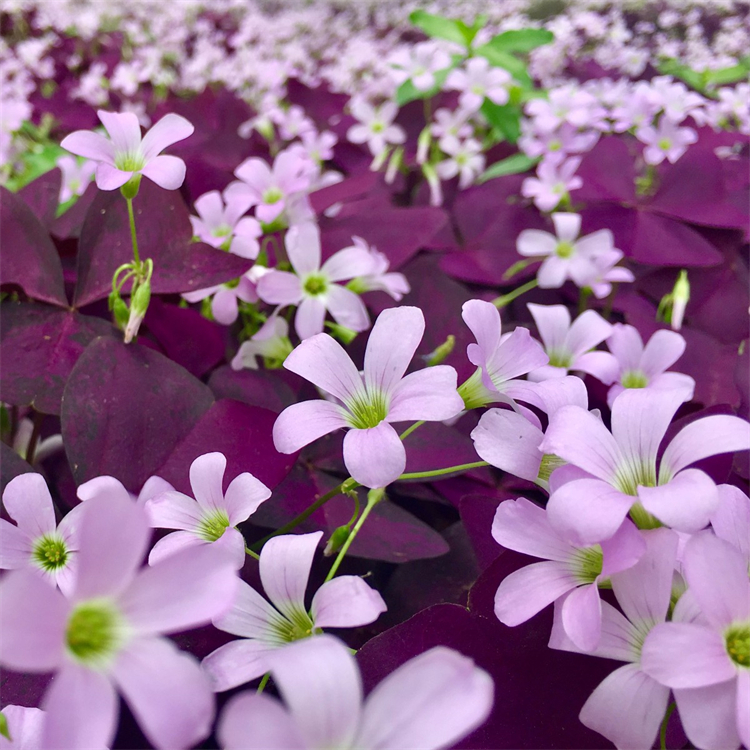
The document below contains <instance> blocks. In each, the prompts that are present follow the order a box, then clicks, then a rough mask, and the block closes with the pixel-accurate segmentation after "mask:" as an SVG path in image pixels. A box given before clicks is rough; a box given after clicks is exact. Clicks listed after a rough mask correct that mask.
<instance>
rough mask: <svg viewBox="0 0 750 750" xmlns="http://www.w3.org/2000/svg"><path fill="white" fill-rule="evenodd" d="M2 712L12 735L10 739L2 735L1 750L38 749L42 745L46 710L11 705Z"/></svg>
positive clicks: (0, 738) (0, 739)
mask: <svg viewBox="0 0 750 750" xmlns="http://www.w3.org/2000/svg"><path fill="white" fill-rule="evenodd" d="M0 713H2V715H3V716H4V717H5V721H6V722H7V727H8V734H9V735H10V741H8V740H7V739H6V738H5V737H3V736H2V735H0V750H37V748H39V747H41V745H42V726H43V725H44V711H40V710H39V709H38V708H26V706H13V705H9V706H6V707H5V708H4V709H3V710H2V711H0Z"/></svg>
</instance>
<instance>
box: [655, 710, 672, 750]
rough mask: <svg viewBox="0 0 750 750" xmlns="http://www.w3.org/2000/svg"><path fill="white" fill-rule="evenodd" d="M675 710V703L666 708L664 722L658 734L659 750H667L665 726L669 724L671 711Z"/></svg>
mask: <svg viewBox="0 0 750 750" xmlns="http://www.w3.org/2000/svg"><path fill="white" fill-rule="evenodd" d="M675 708H676V704H675V703H670V704H669V707H668V708H667V713H665V714H664V720H663V721H662V723H661V730H660V732H659V746H660V747H661V750H667V724H669V717H670V716H671V715H672V711H674V710H675Z"/></svg>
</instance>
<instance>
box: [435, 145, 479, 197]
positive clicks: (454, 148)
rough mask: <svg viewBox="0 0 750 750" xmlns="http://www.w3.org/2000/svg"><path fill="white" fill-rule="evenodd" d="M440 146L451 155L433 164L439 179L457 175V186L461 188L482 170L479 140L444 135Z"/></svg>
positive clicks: (470, 182) (473, 179)
mask: <svg viewBox="0 0 750 750" xmlns="http://www.w3.org/2000/svg"><path fill="white" fill-rule="evenodd" d="M440 148H441V149H442V150H443V151H444V152H445V153H446V154H448V156H449V157H451V158H449V159H445V160H443V161H441V162H440V163H439V164H437V165H436V166H435V169H436V170H437V173H438V175H439V176H440V179H441V180H450V179H451V178H453V177H455V176H456V175H458V176H459V179H458V186H459V187H460V188H461V189H462V190H463V189H465V188H467V187H469V185H471V184H472V183H473V182H474V181H475V180H476V178H477V177H478V176H479V175H480V173H481V172H482V171H483V170H484V154H482V145H481V144H480V143H479V141H476V140H474V139H473V138H468V139H467V140H465V141H459V140H458V138H447V137H446V138H443V140H442V141H441V142H440Z"/></svg>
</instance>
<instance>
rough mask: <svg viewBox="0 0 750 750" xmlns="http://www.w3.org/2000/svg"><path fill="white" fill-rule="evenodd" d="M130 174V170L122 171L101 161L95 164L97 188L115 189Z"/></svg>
mask: <svg viewBox="0 0 750 750" xmlns="http://www.w3.org/2000/svg"><path fill="white" fill-rule="evenodd" d="M132 176H133V173H132V172H123V171H122V170H121V169H117V167H113V166H111V165H110V164H107V163H106V162H103V161H100V162H99V163H98V164H97V165H96V186H97V187H98V188H99V190H117V188H121V187H122V186H123V185H124V184H125V183H126V182H127V181H128V180H129V179H130V178H131V177H132Z"/></svg>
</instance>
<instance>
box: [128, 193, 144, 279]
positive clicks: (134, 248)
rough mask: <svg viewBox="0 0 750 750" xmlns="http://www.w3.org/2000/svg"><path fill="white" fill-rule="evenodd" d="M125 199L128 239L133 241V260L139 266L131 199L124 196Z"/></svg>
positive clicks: (139, 259) (139, 258) (139, 260)
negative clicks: (128, 225) (128, 230)
mask: <svg viewBox="0 0 750 750" xmlns="http://www.w3.org/2000/svg"><path fill="white" fill-rule="evenodd" d="M125 200H126V201H127V204H128V218H129V219H130V239H131V241H132V243H133V260H135V262H136V263H137V264H138V266H139V267H140V265H141V257H140V255H138V238H137V237H136V236H135V215H134V214H133V199H132V198H126V199H125Z"/></svg>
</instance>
